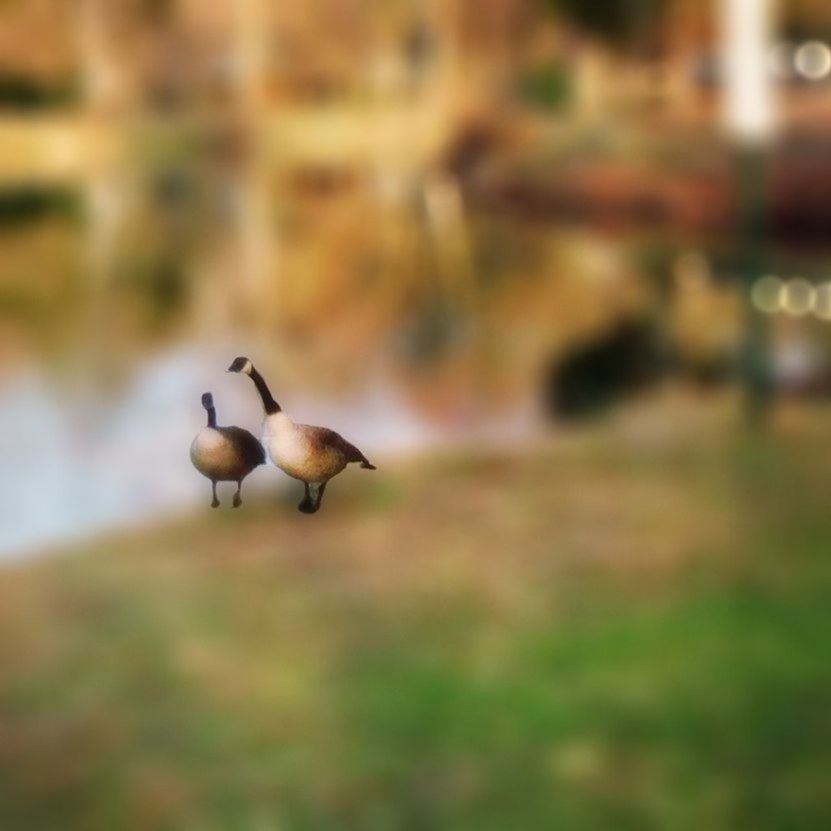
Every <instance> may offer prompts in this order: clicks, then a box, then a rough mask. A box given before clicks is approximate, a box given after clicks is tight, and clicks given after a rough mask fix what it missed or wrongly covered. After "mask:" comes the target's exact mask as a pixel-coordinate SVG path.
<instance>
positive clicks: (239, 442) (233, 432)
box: [219, 427, 265, 465]
mask: <svg viewBox="0 0 831 831" xmlns="http://www.w3.org/2000/svg"><path fill="white" fill-rule="evenodd" d="M219 430H220V432H221V433H222V435H223V436H225V438H226V439H228V441H230V442H232V443H233V445H234V447H236V448H237V449H238V450H239V452H240V453H241V454H242V456H243V458H244V459H245V460H246V461H247V462H248V463H249V464H251V465H263V464H265V449H264V448H263V446H262V444H260V442H259V440H258V439H257V437H256V436H254V435H252V434H251V433H249V432H248V430H245V429H244V428H242V427H220V428H219Z"/></svg>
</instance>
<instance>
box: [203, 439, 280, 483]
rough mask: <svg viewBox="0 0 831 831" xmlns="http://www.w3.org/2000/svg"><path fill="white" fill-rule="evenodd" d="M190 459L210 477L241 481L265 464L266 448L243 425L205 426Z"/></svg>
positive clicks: (204, 474)
mask: <svg viewBox="0 0 831 831" xmlns="http://www.w3.org/2000/svg"><path fill="white" fill-rule="evenodd" d="M190 459H191V461H192V462H193V466H194V467H195V468H196V469H197V470H198V471H199V472H200V473H201V474H202V475H203V476H207V477H208V479H215V480H216V481H217V482H238V481H240V480H241V479H244V478H245V477H246V476H248V474H249V473H251V471H252V470H254V468H255V467H257V466H258V465H262V464H265V450H263V446H262V445H261V444H260V443H259V441H257V438H256V437H255V436H254V435H252V434H251V433H249V432H248V430H243V428H242V427H203V428H202V429H201V430H200V431H199V433H198V434H197V435H196V438H195V439H194V440H193V444H191V446H190Z"/></svg>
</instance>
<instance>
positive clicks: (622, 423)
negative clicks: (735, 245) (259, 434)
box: [0, 412, 831, 831]
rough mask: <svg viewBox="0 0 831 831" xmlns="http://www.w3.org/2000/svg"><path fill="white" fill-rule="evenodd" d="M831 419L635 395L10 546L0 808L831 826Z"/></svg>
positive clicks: (98, 816) (0, 633) (13, 811)
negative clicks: (71, 537) (531, 435)
mask: <svg viewBox="0 0 831 831" xmlns="http://www.w3.org/2000/svg"><path fill="white" fill-rule="evenodd" d="M668 422H669V423H668ZM830 436H831V420H830V419H828V418H827V417H826V416H825V414H824V413H820V412H816V413H813V414H811V415H810V416H799V418H798V419H796V418H793V417H792V418H790V419H789V418H784V419H779V420H777V422H776V423H775V424H774V426H773V427H772V429H771V430H770V432H769V434H768V435H767V436H755V437H753V436H747V435H744V434H742V432H741V431H740V430H739V429H738V427H737V426H736V425H735V424H732V423H730V422H729V421H728V422H726V421H725V420H724V419H721V418H717V419H711V420H707V419H692V420H690V421H689V423H687V422H684V420H683V418H681V419H675V418H672V419H667V418H666V417H665V414H663V415H661V414H659V415H656V416H653V421H649V420H648V419H646V417H645V416H644V414H643V413H640V414H639V415H638V417H637V418H631V419H629V420H627V419H623V418H621V419H615V420H611V421H609V422H607V423H604V424H600V425H597V426H594V427H591V428H587V429H584V430H581V431H579V432H575V433H571V434H565V435H561V436H555V437H552V438H551V439H550V440H546V441H541V442H537V443H534V444H533V445H531V446H528V447H521V448H513V449H510V450H509V449H505V450H495V449H491V450H485V451H480V452H469V451H467V450H462V449H460V450H459V451H458V452H455V453H443V454H437V455H433V456H431V457H429V458H423V459H420V460H411V461H408V462H404V461H401V462H397V463H390V464H388V465H386V466H382V469H381V470H379V471H378V473H377V474H372V475H369V474H366V473H361V472H357V471H356V472H352V471H349V472H347V473H345V474H344V475H343V476H342V477H341V478H340V479H339V480H338V481H337V482H335V483H333V484H332V486H331V487H330V489H329V491H328V492H327V496H326V502H325V504H324V506H323V509H322V511H321V512H320V514H318V515H316V516H313V517H307V516H303V515H301V514H299V513H297V512H296V511H295V510H294V506H293V502H287V501H285V500H277V501H275V502H272V503H266V502H259V503H257V502H252V503H251V504H248V503H246V505H245V506H243V508H242V509H240V510H239V511H232V510H230V509H229V510H224V509H223V510H220V511H210V510H208V509H207V507H206V509H205V510H204V511H203V512H200V513H199V514H198V515H196V516H193V517H191V518H188V519H185V520H182V521H180V522H177V523H175V524H171V525H167V526H165V527H161V528H154V529H150V530H146V531H143V532H140V533H138V532H133V533H129V534H122V535H116V536H111V537H109V538H107V539H103V540H98V541H96V542H95V543H93V544H90V545H84V546H76V547H75V548H74V549H72V550H69V551H65V552H61V553H60V555H54V556H48V557H44V558H42V559H39V560H36V561H33V562H30V563H25V564H22V565H17V566H10V567H6V568H5V569H4V571H3V580H2V582H0V827H2V829H3V830H4V831H7V830H8V829H18V828H20V829H24V828H25V829H37V828H60V829H75V828H79V829H80V828H83V829H115V828H118V829H122V828H142V829H144V828H159V829H161V828H177V829H178V828H183V829H191V828H192V829H213V828H222V829H225V828H228V829H272V828H273V829H399V828H401V829H409V828H412V829H433V828H435V829H454V830H455V829H471V831H472V830H473V829H476V831H486V829H538V828H539V829H548V828H557V829H605V828H609V829H629V828H631V829H649V828H656V829H658V828H660V829H664V828H672V829H708V831H710V830H711V829H766V828H771V829H773V828H776V829H778V828H782V829H785V828H788V829H791V828H793V829H797V828H798V829H807V828H826V827H828V825H829V821H831V797H829V795H828V788H827V783H828V774H829V763H830V762H831V707H830V706H829V702H831V662H829V660H828V643H829V638H831V604H829V600H828V597H829V584H830V583H831V570H830V569H829V557H828V553H829V541H831V512H829V511H828V510H827V506H826V501H827V498H826V497H827V494H828V492H829V490H828V482H829V475H831V454H829V453H828V452H827V451H826V448H827V447H828V446H829V445H828V439H829V437H830ZM294 501H296V500H294Z"/></svg>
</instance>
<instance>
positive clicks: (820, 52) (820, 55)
mask: <svg viewBox="0 0 831 831" xmlns="http://www.w3.org/2000/svg"><path fill="white" fill-rule="evenodd" d="M796 68H797V71H798V72H799V74H800V75H802V77H803V78H807V79H808V80H809V81H819V80H821V79H823V78H825V77H826V76H827V75H828V73H829V72H831V49H829V48H828V45H827V44H825V43H822V42H821V41H819V40H810V41H808V42H807V43H803V44H802V46H800V47H799V49H797V50H796Z"/></svg>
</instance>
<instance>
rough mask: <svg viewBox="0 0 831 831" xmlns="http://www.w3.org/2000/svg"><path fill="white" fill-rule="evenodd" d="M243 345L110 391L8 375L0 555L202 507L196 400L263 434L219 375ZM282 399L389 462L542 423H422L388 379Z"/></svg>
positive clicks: (163, 364) (522, 413) (236, 386)
mask: <svg viewBox="0 0 831 831" xmlns="http://www.w3.org/2000/svg"><path fill="white" fill-rule="evenodd" d="M238 349H239V345H238V344H230V343H229V344H228V345H227V346H224V347H221V348H220V347H217V345H216V344H208V343H202V344H191V345H187V346H183V347H178V348H175V349H172V350H170V351H169V352H167V353H164V354H162V355H160V356H158V357H155V358H152V359H148V360H146V361H144V362H143V363H141V364H140V365H139V366H137V367H135V368H134V369H133V370H132V372H131V373H130V375H129V377H130V380H129V382H128V383H127V384H126V385H125V386H124V387H122V388H120V389H118V390H117V391H115V392H113V391H110V392H109V393H104V392H102V391H101V390H99V391H98V392H96V393H91V391H90V390H89V389H83V388H82V387H81V386H74V387H72V386H69V387H68V386H67V385H65V384H64V385H56V384H55V381H54V379H53V378H50V376H49V375H48V374H47V373H46V372H37V373H27V374H19V375H17V376H14V377H11V378H8V379H6V380H5V381H4V382H3V383H2V384H1V385H0V458H3V460H4V495H3V499H2V500H0V558H11V557H16V556H22V555H24V554H26V553H27V552H32V551H35V550H37V549H39V548H42V547H44V546H48V545H50V544H54V543H57V542H64V541H66V540H71V539H73V538H77V537H85V536H89V535H91V534H93V533H95V532H98V531H102V530H106V529H112V528H117V527H123V526H126V525H133V524H136V523H143V522H148V521H152V520H159V519H163V518H165V517H171V516H175V515H176V514H181V513H183V512H185V511H188V510H191V509H195V508H199V507H204V504H205V501H206V500H205V493H206V490H205V486H204V481H202V480H201V479H200V477H199V476H198V475H195V473H194V471H193V470H192V468H191V466H190V464H189V463H188V449H189V446H190V441H191V438H192V437H193V435H194V434H195V433H196V432H197V430H198V429H199V427H200V426H201V424H202V421H203V418H204V415H203V413H202V410H201V406H200V403H199V399H200V395H201V393H202V392H204V391H206V390H211V391H213V392H214V394H215V396H216V399H217V406H218V410H219V421H220V423H236V424H241V425H246V426H247V427H249V428H250V429H251V430H252V431H253V432H254V433H255V434H256V435H259V424H260V421H261V418H262V413H261V410H260V405H259V402H258V400H257V399H256V396H254V395H253V393H252V391H251V389H250V388H249V385H248V384H244V383H240V381H239V378H237V377H236V376H228V375H226V373H224V371H223V370H224V367H225V365H226V364H227V363H228V356H229V355H233V354H236V351H235V350H237V351H238ZM277 389H278V387H277V386H276V385H275V390H277ZM280 397H281V401H282V402H283V406H284V407H285V408H286V409H287V410H288V411H289V412H291V413H292V414H293V415H295V417H296V418H298V420H302V421H308V422H310V423H318V424H329V425H332V426H335V427H337V429H338V430H339V431H341V432H343V433H344V435H347V436H349V437H350V438H351V439H353V440H355V441H356V442H357V443H358V444H364V445H366V446H368V447H372V449H373V454H374V455H376V456H378V457H381V458H384V459H386V460H389V459H391V458H392V457H394V456H395V455H397V454H401V453H404V454H411V453H415V452H417V451H418V450H422V449H425V448H427V447H431V446H437V445H441V444H443V443H454V444H458V443H460V442H470V441H476V440H481V439H483V438H487V440H488V442H489V443H493V442H495V441H512V440H514V439H516V438H518V437H520V436H525V435H527V434H528V431H529V430H530V429H533V425H534V424H535V418H534V413H533V411H532V410H531V409H530V408H526V409H524V410H522V409H520V408H514V410H513V412H511V413H509V414H507V415H505V416H503V417H500V418H496V419H494V418H489V417H487V416H482V417H480V418H478V419H470V420H468V421H466V422H465V423H464V424H463V425H458V424H457V425H456V426H455V427H454V426H453V425H449V424H448V425H442V424H441V423H439V422H436V421H431V420H429V419H427V418H424V417H422V416H419V415H418V414H417V413H416V412H415V411H414V410H413V409H412V407H411V406H410V405H409V404H408V403H407V401H406V400H405V398H404V397H402V396H401V395H400V394H398V393H397V392H396V391H395V387H394V385H393V384H392V383H390V381H389V379H387V380H384V379H383V378H382V377H378V378H375V379H374V380H373V379H369V380H368V381H367V383H365V384H364V385H362V386H361V388H360V389H357V390H355V391H354V392H353V393H352V394H350V395H348V396H347V397H343V396H338V397H315V396H313V395H310V394H309V392H308V391H306V392H304V391H302V390H299V389H297V388H291V389H289V390H283V391H281V393H280ZM287 483H288V480H287V478H286V477H285V476H284V475H283V474H282V473H281V472H280V471H279V470H277V469H276V468H274V467H273V466H270V465H269V466H268V468H258V469H257V470H255V471H254V473H253V474H252V475H251V476H250V477H249V479H248V480H247V481H246V490H247V491H248V492H249V493H260V494H269V493H275V492H278V491H279V489H280V488H281V487H283V486H285V485H286V484H287Z"/></svg>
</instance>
